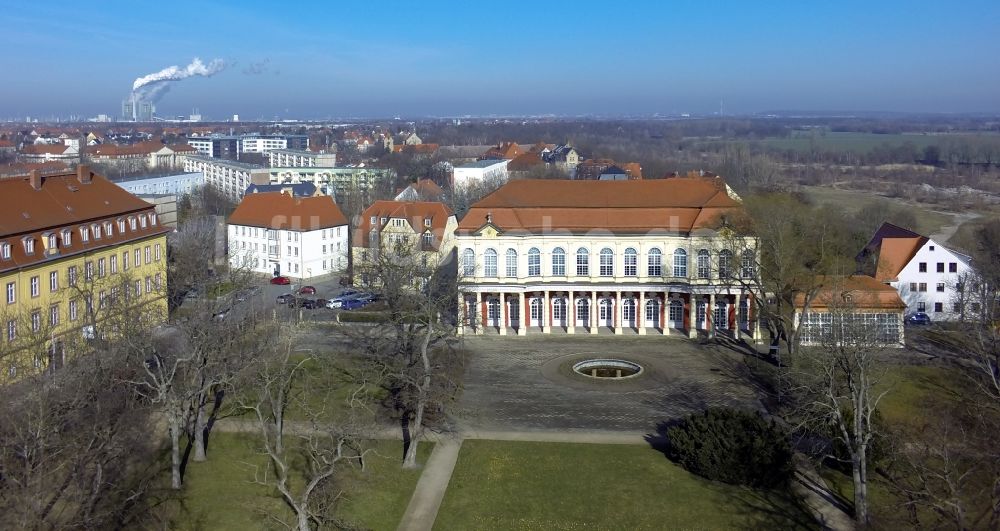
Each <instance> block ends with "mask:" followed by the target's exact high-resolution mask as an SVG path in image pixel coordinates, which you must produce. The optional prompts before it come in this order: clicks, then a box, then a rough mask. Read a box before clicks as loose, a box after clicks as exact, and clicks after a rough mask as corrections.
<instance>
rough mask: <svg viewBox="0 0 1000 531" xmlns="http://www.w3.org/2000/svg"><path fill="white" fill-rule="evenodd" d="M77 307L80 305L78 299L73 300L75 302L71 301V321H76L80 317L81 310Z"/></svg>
mask: <svg viewBox="0 0 1000 531" xmlns="http://www.w3.org/2000/svg"><path fill="white" fill-rule="evenodd" d="M77 306H78V303H77V301H76V299H73V300H71V301H69V320H70V321H76V319H77V316H78V315H79V314H78V312H79V309H78V308H77Z"/></svg>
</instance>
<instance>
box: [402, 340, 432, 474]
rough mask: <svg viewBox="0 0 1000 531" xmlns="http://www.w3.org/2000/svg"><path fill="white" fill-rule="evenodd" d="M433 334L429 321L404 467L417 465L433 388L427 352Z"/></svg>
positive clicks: (421, 352) (422, 349)
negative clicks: (415, 407) (426, 412)
mask: <svg viewBox="0 0 1000 531" xmlns="http://www.w3.org/2000/svg"><path fill="white" fill-rule="evenodd" d="M433 334H434V325H432V324H431V323H430V322H428V323H427V333H426V334H425V335H424V340H423V342H422V343H421V344H420V362H421V364H422V365H423V369H424V377H423V380H422V381H421V382H420V387H419V389H418V393H417V397H418V398H417V411H416V414H415V415H414V416H413V425H412V426H411V427H410V432H411V434H412V435H411V437H410V446H408V447H407V448H406V455H405V456H404V457H403V468H416V467H417V444H418V443H419V442H420V437H421V436H422V435H423V431H424V430H423V426H424V408H426V407H427V396H428V393H430V389H431V358H430V356H429V355H428V354H427V349H428V348H429V347H430V343H431V336H432V335H433Z"/></svg>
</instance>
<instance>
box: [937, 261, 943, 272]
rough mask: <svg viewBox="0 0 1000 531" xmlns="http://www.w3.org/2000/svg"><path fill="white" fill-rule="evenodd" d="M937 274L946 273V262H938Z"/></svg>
mask: <svg viewBox="0 0 1000 531" xmlns="http://www.w3.org/2000/svg"><path fill="white" fill-rule="evenodd" d="M937 272H938V273H944V262H938V263H937Z"/></svg>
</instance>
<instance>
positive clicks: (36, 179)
mask: <svg viewBox="0 0 1000 531" xmlns="http://www.w3.org/2000/svg"><path fill="white" fill-rule="evenodd" d="M28 182H29V183H31V187H32V188H34V189H35V190H41V189H42V174H41V173H39V171H38V170H31V171H30V172H28Z"/></svg>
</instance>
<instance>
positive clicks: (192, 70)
mask: <svg viewBox="0 0 1000 531" xmlns="http://www.w3.org/2000/svg"><path fill="white" fill-rule="evenodd" d="M225 67H226V63H225V62H224V61H223V60H221V59H214V60H212V61H210V62H209V63H208V64H205V63H203V62H202V61H201V59H198V58H197V57H195V58H194V59H193V60H192V61H191V64H189V65H187V66H184V67H180V66H168V67H167V68H164V69H163V70H160V71H159V72H154V73H152V74H147V75H145V76H142V77H140V78H137V79H136V80H135V82H133V83H132V92H130V93H129V95H128V97H126V98H125V99H124V100H122V120H124V121H129V122H152V121H153V120H154V119H156V105H155V103H156V102H157V101H158V100H159V99H160V98H161V97H162V96H163V95H164V94H166V93H167V91H169V90H170V86H171V84H173V83H175V82H177V81H180V80H182V79H187V78H189V77H192V76H202V77H211V76H213V75H215V74H217V73H219V72H221V71H222V70H223V69H224V68H225ZM195 114H197V112H196V113H195ZM200 118H201V117H200V116H198V119H200ZM190 119H191V120H195V118H194V116H192V117H191V118H190Z"/></svg>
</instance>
